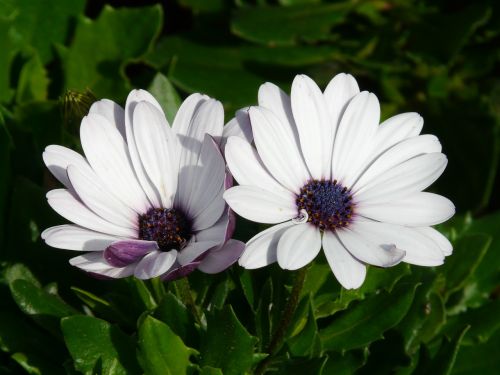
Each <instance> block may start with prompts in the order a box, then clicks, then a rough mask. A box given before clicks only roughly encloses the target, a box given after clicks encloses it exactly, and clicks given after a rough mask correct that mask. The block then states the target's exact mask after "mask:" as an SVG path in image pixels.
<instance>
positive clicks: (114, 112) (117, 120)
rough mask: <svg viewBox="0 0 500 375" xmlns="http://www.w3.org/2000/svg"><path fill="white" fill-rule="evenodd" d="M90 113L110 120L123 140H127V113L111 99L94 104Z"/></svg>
mask: <svg viewBox="0 0 500 375" xmlns="http://www.w3.org/2000/svg"><path fill="white" fill-rule="evenodd" d="M89 113H97V114H99V115H101V116H104V117H106V118H107V119H108V121H109V122H110V124H112V125H114V126H116V128H117V129H118V131H119V132H120V134H121V135H122V137H123V139H127V136H126V133H125V111H124V110H123V108H122V107H120V106H119V105H118V104H116V103H115V102H114V101H112V100H109V99H101V100H98V101H97V102H94V103H93V104H92V106H91V107H90V109H89Z"/></svg>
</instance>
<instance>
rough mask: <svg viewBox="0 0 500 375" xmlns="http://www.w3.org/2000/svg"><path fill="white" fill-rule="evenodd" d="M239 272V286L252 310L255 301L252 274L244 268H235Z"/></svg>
mask: <svg viewBox="0 0 500 375" xmlns="http://www.w3.org/2000/svg"><path fill="white" fill-rule="evenodd" d="M237 270H238V271H237V272H238V274H239V280H240V286H241V290H242V292H243V294H244V295H245V298H246V300H247V301H248V304H249V305H250V307H251V309H252V311H253V310H254V303H255V292H254V287H253V284H252V274H251V272H250V271H248V270H246V269H244V268H238V269H237Z"/></svg>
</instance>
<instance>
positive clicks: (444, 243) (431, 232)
mask: <svg viewBox="0 0 500 375" xmlns="http://www.w3.org/2000/svg"><path fill="white" fill-rule="evenodd" d="M413 229H414V230H416V231H417V232H420V233H421V234H423V235H424V236H426V237H427V238H429V239H430V240H432V241H433V242H434V243H435V244H436V246H437V247H439V249H440V250H441V252H442V253H443V254H444V256H449V255H451V254H452V253H453V246H452V244H451V242H450V240H448V239H447V238H446V237H445V236H444V235H443V234H442V233H441V232H439V231H437V230H436V229H434V228H431V227H421V228H413Z"/></svg>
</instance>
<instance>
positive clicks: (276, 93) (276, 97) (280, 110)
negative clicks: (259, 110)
mask: <svg viewBox="0 0 500 375" xmlns="http://www.w3.org/2000/svg"><path fill="white" fill-rule="evenodd" d="M258 101H259V106H260V107H264V108H266V109H268V110H270V111H272V112H273V113H274V115H275V116H276V117H277V118H278V120H279V121H280V122H281V123H282V124H283V125H287V126H289V127H290V129H291V130H292V133H293V135H294V139H295V140H296V142H297V144H300V140H299V133H298V131H297V126H296V124H295V119H294V118H293V113H292V102H291V100H290V97H289V96H288V95H287V94H286V93H285V92H284V91H283V90H282V89H280V88H279V87H278V86H276V85H275V84H274V83H270V82H266V83H264V84H263V85H260V87H259V93H258Z"/></svg>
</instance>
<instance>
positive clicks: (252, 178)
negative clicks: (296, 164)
mask: <svg viewBox="0 0 500 375" xmlns="http://www.w3.org/2000/svg"><path fill="white" fill-rule="evenodd" d="M226 161H227V165H228V167H229V170H230V171H231V173H232V174H233V176H234V178H236V181H238V183H239V184H240V185H250V186H258V187H261V188H263V189H266V190H269V191H281V190H285V188H284V187H283V186H282V185H281V184H280V183H279V182H278V181H276V180H275V179H274V177H273V176H271V175H270V173H269V172H268V171H267V169H266V167H265V166H264V164H263V162H262V159H261V158H260V156H259V154H258V153H257V151H256V150H255V149H254V148H253V147H252V146H251V145H250V144H249V143H248V142H246V141H244V140H243V139H241V138H238V137H231V138H229V140H228V142H227V145H226Z"/></svg>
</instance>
